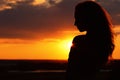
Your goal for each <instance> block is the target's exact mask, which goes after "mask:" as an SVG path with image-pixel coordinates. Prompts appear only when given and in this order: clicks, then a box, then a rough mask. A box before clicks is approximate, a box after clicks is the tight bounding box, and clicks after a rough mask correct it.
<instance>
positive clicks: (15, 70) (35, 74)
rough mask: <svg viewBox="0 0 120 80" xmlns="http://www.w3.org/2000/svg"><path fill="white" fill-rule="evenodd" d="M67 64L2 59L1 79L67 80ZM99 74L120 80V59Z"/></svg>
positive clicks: (106, 78) (99, 78) (100, 76)
mask: <svg viewBox="0 0 120 80" xmlns="http://www.w3.org/2000/svg"><path fill="white" fill-rule="evenodd" d="M66 65H67V61H66V60H0V80H65V74H66V73H65V71H66ZM97 76H98V80H120V78H119V77H120V60H113V61H111V64H110V65H109V66H106V67H104V68H103V69H101V70H100V72H99V73H98V74H97ZM108 77H110V79H108Z"/></svg>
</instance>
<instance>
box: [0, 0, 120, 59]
mask: <svg viewBox="0 0 120 80" xmlns="http://www.w3.org/2000/svg"><path fill="white" fill-rule="evenodd" d="M80 1H84V0H0V59H67V58H68V54H69V50H70V45H71V41H72V39H73V37H74V36H76V35H78V34H84V33H80V32H78V30H77V29H76V27H75V26H74V15H73V12H74V6H75V5H76V4H77V3H78V2H80ZM95 1H97V0H95ZM98 2H99V3H100V4H101V5H102V6H103V7H105V9H107V10H108V12H109V13H110V15H111V17H112V18H113V23H114V25H116V26H115V28H114V31H115V33H116V34H117V36H116V38H115V45H116V47H115V50H114V54H113V58H116V59H120V51H119V50H120V43H119V42H120V26H119V25H120V23H119V22H120V10H119V8H118V7H120V5H119V3H120V2H119V1H117V0H116V1H114V0H109V1H107V0H103V1H102V0H101V1H98ZM117 4H118V5H117ZM111 6H112V7H111Z"/></svg>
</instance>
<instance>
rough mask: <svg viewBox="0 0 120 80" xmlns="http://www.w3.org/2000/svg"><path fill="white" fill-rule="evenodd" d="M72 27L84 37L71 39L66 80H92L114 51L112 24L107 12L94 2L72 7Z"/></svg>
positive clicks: (79, 36)
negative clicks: (73, 20) (84, 33)
mask: <svg viewBox="0 0 120 80" xmlns="http://www.w3.org/2000/svg"><path fill="white" fill-rule="evenodd" d="M74 17H75V23H74V24H75V26H76V27H77V28H78V30H79V31H81V32H82V31H86V32H87V33H86V35H78V36H76V37H75V38H74V39H73V46H72V47H71V49H70V53H69V58H68V67H67V80H94V77H95V74H96V73H97V71H98V70H99V69H100V68H101V67H103V66H104V65H106V64H107V62H108V60H109V57H110V56H111V55H112V52H113V50H114V41H113V32H112V29H111V28H112V22H111V18H110V16H109V14H108V13H107V11H106V10H105V9H104V8H103V7H101V6H100V5H99V4H98V3H96V2H94V1H85V2H81V3H79V4H77V5H76V7H75V15H74Z"/></svg>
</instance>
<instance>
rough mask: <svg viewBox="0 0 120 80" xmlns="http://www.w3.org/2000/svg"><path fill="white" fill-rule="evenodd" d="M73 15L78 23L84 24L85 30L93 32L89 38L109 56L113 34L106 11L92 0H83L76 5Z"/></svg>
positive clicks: (112, 47) (112, 44) (112, 48)
mask: <svg viewBox="0 0 120 80" xmlns="http://www.w3.org/2000/svg"><path fill="white" fill-rule="evenodd" d="M74 16H75V19H77V20H78V21H77V22H78V23H82V24H84V25H85V27H87V31H91V32H92V33H93V35H92V36H91V38H93V39H94V40H95V42H94V43H95V44H98V46H100V47H99V48H103V50H102V52H103V53H105V54H107V55H106V56H111V55H112V52H113V50H114V36H113V32H112V29H111V28H112V27H113V25H112V22H111V17H110V15H109V14H108V12H107V11H106V10H105V9H104V8H102V7H101V6H100V5H99V4H98V3H96V2H94V1H85V2H82V3H79V4H78V5H76V7H75V15H74ZM77 27H79V26H77ZM78 29H79V28H78Z"/></svg>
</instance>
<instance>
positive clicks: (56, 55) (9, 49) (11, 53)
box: [0, 28, 120, 59]
mask: <svg viewBox="0 0 120 80" xmlns="http://www.w3.org/2000/svg"><path fill="white" fill-rule="evenodd" d="M116 29H117V28H116ZM117 30H119V28H118V29H117ZM63 33H64V34H65V36H63V37H62V36H60V37H59V38H51V39H50V38H46V39H44V40H39V39H38V40H34V41H22V40H17V39H12V40H8V41H7V40H0V42H1V45H0V51H1V55H0V59H67V58H68V54H69V50H70V45H71V41H72V39H73V37H74V36H75V35H77V34H78V33H79V32H78V31H77V30H76V31H74V30H73V31H63ZM81 34H82V33H81ZM55 36H57V35H55ZM7 42H9V43H7ZM13 42H14V43H13ZM119 42H120V35H118V36H116V40H115V43H116V44H115V45H116V48H115V50H114V54H113V58H116V59H120V54H119V50H120V43H119Z"/></svg>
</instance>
